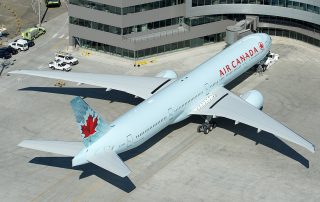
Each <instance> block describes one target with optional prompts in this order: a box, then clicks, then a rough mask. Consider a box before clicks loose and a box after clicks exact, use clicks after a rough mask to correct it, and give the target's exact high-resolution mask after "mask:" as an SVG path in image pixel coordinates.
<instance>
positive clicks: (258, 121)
mask: <svg viewBox="0 0 320 202" xmlns="http://www.w3.org/2000/svg"><path fill="white" fill-rule="evenodd" d="M220 91H221V92H228V94H227V95H226V94H225V93H222V94H223V95H224V97H223V98H222V99H221V100H218V102H215V103H214V105H212V104H208V105H207V106H206V107H205V109H204V108H202V109H201V110H199V111H198V112H193V114H202V115H214V116H217V117H225V118H228V119H231V120H235V121H236V122H241V123H244V124H246V125H249V126H252V127H255V128H257V129H258V131H260V130H264V131H266V132H269V133H271V134H273V135H275V136H277V137H280V138H282V139H284V140H287V141H290V142H293V143H295V144H297V145H300V146H302V147H304V148H306V149H308V150H309V151H311V152H315V146H314V145H313V144H312V143H310V142H309V141H307V140H305V139H304V138H303V137H301V136H299V135H298V134H296V133H295V132H293V131H292V130H290V129H289V128H287V127H286V126H284V125H282V124H281V123H280V122H278V121H276V120H275V119H273V118H271V117H270V116H268V115H267V114H265V113H264V112H262V111H260V110H258V109H257V108H255V107H254V106H252V105H250V104H249V103H247V102H246V101H244V100H243V99H241V98H240V97H238V96H237V95H235V94H233V93H232V92H230V91H228V90H226V89H225V88H221V90H220Z"/></svg>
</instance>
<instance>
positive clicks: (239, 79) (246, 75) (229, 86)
mask: <svg viewBox="0 0 320 202" xmlns="http://www.w3.org/2000/svg"><path fill="white" fill-rule="evenodd" d="M254 69H255V67H252V68H251V69H249V70H248V71H246V72H245V73H243V74H241V75H240V76H238V77H237V78H235V79H234V80H233V81H231V82H230V83H228V84H227V85H226V86H225V88H226V89H228V90H230V89H233V88H234V87H236V86H237V85H239V84H240V83H242V82H243V81H244V80H246V79H247V78H249V77H250V76H251V75H253V74H254V73H256V71H255V70H254Z"/></svg>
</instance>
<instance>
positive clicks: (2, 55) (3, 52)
mask: <svg viewBox="0 0 320 202" xmlns="http://www.w3.org/2000/svg"><path fill="white" fill-rule="evenodd" d="M0 58H4V59H9V58H11V53H9V52H8V51H6V50H0Z"/></svg>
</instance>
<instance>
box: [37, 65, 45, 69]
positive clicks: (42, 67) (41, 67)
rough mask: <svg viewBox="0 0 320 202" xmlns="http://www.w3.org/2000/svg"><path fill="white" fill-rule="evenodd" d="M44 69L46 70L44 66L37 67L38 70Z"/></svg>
mask: <svg viewBox="0 0 320 202" xmlns="http://www.w3.org/2000/svg"><path fill="white" fill-rule="evenodd" d="M44 68H46V67H44V66H39V67H38V69H44Z"/></svg>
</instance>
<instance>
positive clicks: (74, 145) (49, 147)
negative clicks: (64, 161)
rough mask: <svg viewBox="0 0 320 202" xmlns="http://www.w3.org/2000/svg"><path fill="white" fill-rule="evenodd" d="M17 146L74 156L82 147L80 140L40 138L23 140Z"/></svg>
mask: <svg viewBox="0 0 320 202" xmlns="http://www.w3.org/2000/svg"><path fill="white" fill-rule="evenodd" d="M18 146H19V147H24V148H29V149H35V150H39V151H44V152H50V153H55V154H61V155H66V156H76V155H77V154H78V153H79V152H80V151H81V150H82V149H83V148H84V146H83V144H82V142H64V141H41V140H24V141H22V142H21V143H20V144H18Z"/></svg>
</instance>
